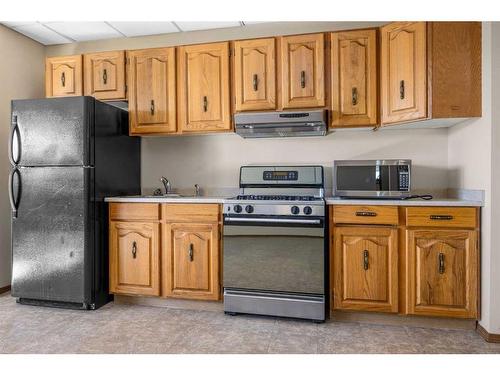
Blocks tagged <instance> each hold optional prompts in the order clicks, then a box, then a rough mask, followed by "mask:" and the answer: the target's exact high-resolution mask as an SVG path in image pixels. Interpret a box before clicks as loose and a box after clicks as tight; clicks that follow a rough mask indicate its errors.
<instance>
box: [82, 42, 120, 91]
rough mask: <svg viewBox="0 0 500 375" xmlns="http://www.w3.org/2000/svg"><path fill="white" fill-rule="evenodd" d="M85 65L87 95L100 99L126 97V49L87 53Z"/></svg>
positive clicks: (84, 58) (85, 89) (84, 59)
mask: <svg viewBox="0 0 500 375" xmlns="http://www.w3.org/2000/svg"><path fill="white" fill-rule="evenodd" d="M83 67H84V73H83V75H84V93H85V95H89V96H93V97H95V98H96V99H99V100H118V99H125V98H126V89H125V51H109V52H98V53H88V54H85V55H84V56H83Z"/></svg>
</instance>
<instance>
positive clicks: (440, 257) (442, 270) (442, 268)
mask: <svg viewBox="0 0 500 375" xmlns="http://www.w3.org/2000/svg"><path fill="white" fill-rule="evenodd" d="M438 259H439V273H440V274H443V273H444V254H443V253H439V257H438Z"/></svg>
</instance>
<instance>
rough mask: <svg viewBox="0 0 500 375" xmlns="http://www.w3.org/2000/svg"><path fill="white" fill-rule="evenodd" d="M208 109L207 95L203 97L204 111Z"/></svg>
mask: <svg viewBox="0 0 500 375" xmlns="http://www.w3.org/2000/svg"><path fill="white" fill-rule="evenodd" d="M206 111H208V98H207V97H206V96H204V97H203V112H206Z"/></svg>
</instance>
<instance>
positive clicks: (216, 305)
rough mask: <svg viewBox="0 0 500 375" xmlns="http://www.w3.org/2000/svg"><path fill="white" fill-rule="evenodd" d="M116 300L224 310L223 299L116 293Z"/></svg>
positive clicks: (117, 302)
mask: <svg viewBox="0 0 500 375" xmlns="http://www.w3.org/2000/svg"><path fill="white" fill-rule="evenodd" d="M114 301H115V304H117V305H142V306H153V307H168V308H172V309H184V310H200V311H217V312H222V311H224V305H223V304H222V301H198V300H187V299H180V298H160V297H142V296H129V295H120V294H115V296H114Z"/></svg>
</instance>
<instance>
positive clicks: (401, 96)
mask: <svg viewBox="0 0 500 375" xmlns="http://www.w3.org/2000/svg"><path fill="white" fill-rule="evenodd" d="M404 98H405V81H404V79H403V80H401V81H400V82H399V99H401V100H403V99H404Z"/></svg>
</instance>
